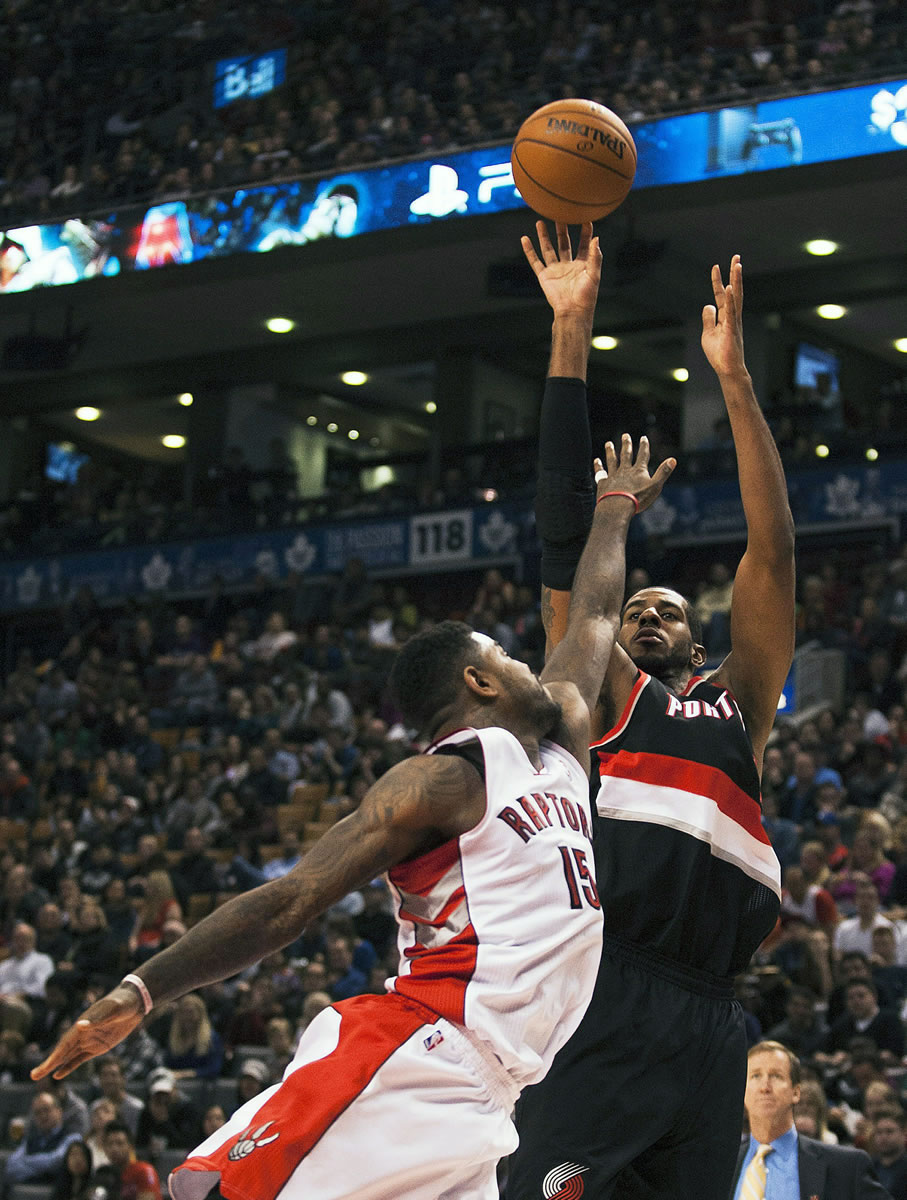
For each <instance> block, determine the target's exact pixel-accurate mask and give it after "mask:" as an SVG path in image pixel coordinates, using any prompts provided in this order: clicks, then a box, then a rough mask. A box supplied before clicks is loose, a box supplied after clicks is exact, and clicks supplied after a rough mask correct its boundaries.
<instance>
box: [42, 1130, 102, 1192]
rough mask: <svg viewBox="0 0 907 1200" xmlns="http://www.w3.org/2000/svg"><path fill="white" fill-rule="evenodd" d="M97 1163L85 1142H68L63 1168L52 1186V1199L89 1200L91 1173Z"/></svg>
mask: <svg viewBox="0 0 907 1200" xmlns="http://www.w3.org/2000/svg"><path fill="white" fill-rule="evenodd" d="M96 1165H98V1164H97V1163H96V1162H95V1160H94V1156H93V1154H92V1151H91V1147H90V1146H89V1145H88V1143H87V1142H70V1143H69V1145H68V1146H67V1148H66V1155H65V1157H64V1159H63V1169H62V1171H61V1172H60V1176H59V1178H58V1179H57V1182H56V1184H55V1186H54V1194H53V1200H89V1197H90V1196H91V1192H92V1182H91V1173H92V1171H93V1170H94V1167H95V1166H96Z"/></svg>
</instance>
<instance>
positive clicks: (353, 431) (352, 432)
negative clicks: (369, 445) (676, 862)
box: [346, 429, 359, 442]
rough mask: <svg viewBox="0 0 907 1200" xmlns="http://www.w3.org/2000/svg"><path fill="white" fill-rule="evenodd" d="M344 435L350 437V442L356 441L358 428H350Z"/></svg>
mask: <svg viewBox="0 0 907 1200" xmlns="http://www.w3.org/2000/svg"><path fill="white" fill-rule="evenodd" d="M346 436H347V437H348V438H349V439H350V441H351V442H355V441H358V439H359V430H358V429H351V430H350V431H349V433H348V434H347V435H346Z"/></svg>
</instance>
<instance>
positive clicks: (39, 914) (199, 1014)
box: [0, 546, 907, 1200]
mask: <svg viewBox="0 0 907 1200" xmlns="http://www.w3.org/2000/svg"><path fill="white" fill-rule="evenodd" d="M646 582H647V580H646V577H645V574H644V572H642V571H641V570H639V569H637V570H635V571H634V572H632V573H631V577H630V579H629V580H628V586H629V587H630V588H636V587H639V586H642V585H644V584H645V583H646ZM675 582H677V583H678V584H679V585H680V586H682V587H686V588H687V590H688V591H690V592H691V594H692V596H693V601H694V603H695V605H696V608H697V611H698V613H699V615H700V617H701V618H702V620H703V622H704V626H705V629H706V634H705V637H706V642H707V644H708V645H709V647H710V650H711V654H712V661H714V660H715V659H716V658H718V657H720V655H721V654H722V653H723V652H724V651H725V650H726V648H727V639H728V632H729V621H728V613H729V607H730V603H731V599H732V595H733V584H732V578H731V572H730V571H729V569H728V567H727V566H726V565H724V564H722V563H720V562H718V563H715V564H713V566H712V568H711V570H710V571H709V572H706V573H704V574H703V576H702V579H701V581H700V584H699V586H698V588H691V587H689V585H690V583H691V581H690V580H689V579H687V578H685V577H683V576H682V575H679V576H678V577H677V579H676V580H675ZM454 595H455V590H454V589H452V588H451V587H450V586H449V584H445V583H440V582H436V583H435V584H434V585H431V584H425V585H424V587H423V590H422V591H421V592H417V590H416V589H415V588H410V589H407V588H404V587H403V586H401V585H399V584H397V585H388V584H384V583H380V582H377V581H375V580H373V579H371V578H370V577H369V575H368V573H367V572H366V571H364V569H363V568H362V564H361V563H358V562H357V561H355V560H352V561H351V562H350V564H348V567H347V569H346V570H345V571H344V573H343V575H342V576H340V577H338V578H337V579H334V580H332V581H331V582H330V583H329V584H326V585H325V586H324V587H323V588H322V589H321V591H320V593H319V595H318V597H317V599H313V598H312V597H310V601H311V602H312V609H311V611H310V612H309V614H308V617H307V618H306V619H303V618H302V617H301V616H300V613H299V611H298V608H297V607H296V605H295V600H294V596H293V593H292V591H291V590H286V589H284V590H280V589H278V588H277V587H276V586H275V587H273V588H271V589H270V590H267V589H265V590H262V591H260V592H257V593H255V594H253V595H246V596H236V597H232V598H228V597H225V596H223V595H221V594H214V595H211V596H210V597H208V598H207V599H206V600H205V601H202V602H198V603H197V604H196V605H195V606H194V607H193V606H192V605H187V606H185V607H183V608H176V607H173V606H168V605H166V604H164V603H163V602H159V603H158V605H157V606H155V607H152V608H149V609H147V610H137V609H128V610H109V611H102V610H101V609H100V608H99V607H98V605H97V604H96V603H95V602H94V601H93V598H92V597H91V595H90V594H83V595H81V596H80V597H79V598H78V601H77V602H74V603H73V604H72V605H70V606H68V607H67V609H66V610H64V611H63V612H61V614H60V617H59V621H58V623H57V624H58V634H57V637H56V640H53V639H51V641H45V642H44V643H42V644H41V645H40V646H35V647H34V648H29V647H28V646H23V647H22V648H21V650H20V653H19V655H18V659H17V661H16V662H15V663H14V664H13V665H12V666H11V668H10V669H9V670H8V671H7V673H6V677H5V679H4V682H3V687H2V691H0V879H2V890H0V949H2V950H3V952H4V953H5V957H4V958H3V960H2V961H0V1119H2V1125H3V1127H2V1128H0V1139H2V1148H3V1151H4V1152H5V1153H6V1155H7V1165H6V1178H7V1182H9V1183H14V1182H16V1181H20V1182H21V1181H25V1180H31V1181H41V1180H44V1181H50V1182H53V1183H54V1185H55V1186H59V1187H60V1188H61V1189H69V1190H68V1191H66V1193H65V1194H66V1195H67V1196H69V1195H70V1191H71V1192H72V1195H73V1196H74V1197H78V1196H80V1195H82V1194H83V1192H84V1188H85V1187H86V1186H87V1184H86V1181H85V1179H84V1178H83V1176H85V1172H86V1163H90V1164H92V1166H91V1172H92V1173H91V1175H90V1176H88V1179H89V1181H90V1180H91V1179H94V1177H95V1175H97V1173H98V1172H99V1171H102V1169H103V1170H106V1171H107V1173H108V1175H110V1173H111V1172H113V1174H114V1175H116V1172H117V1171H118V1170H119V1168H118V1167H117V1162H118V1157H117V1156H118V1154H120V1155H121V1159H122V1154H123V1153H126V1154H129V1155H131V1153H132V1148H133V1147H134V1148H135V1152H136V1153H137V1154H138V1161H139V1162H140V1163H141V1164H143V1168H142V1169H143V1170H145V1168H146V1167H147V1171H153V1169H154V1168H155V1167H156V1168H157V1169H158V1170H160V1171H162V1172H165V1171H166V1169H167V1168H168V1167H169V1166H171V1165H172V1164H173V1162H174V1161H175V1159H176V1158H178V1156H179V1152H180V1151H181V1150H183V1149H185V1148H186V1147H187V1146H191V1145H192V1144H194V1143H195V1141H196V1140H197V1139H198V1138H199V1137H200V1135H201V1131H202V1130H203V1129H213V1128H216V1127H217V1124H218V1123H221V1122H222V1121H223V1120H224V1119H225V1117H226V1116H229V1114H230V1113H231V1112H232V1111H233V1110H234V1109H235V1107H236V1106H237V1105H238V1104H239V1103H240V1102H241V1100H242V1099H243V1098H247V1097H248V1096H250V1095H254V1094H255V1093H256V1092H257V1091H258V1090H260V1089H261V1088H263V1087H266V1086H268V1084H269V1083H270V1082H272V1081H273V1080H275V1079H276V1078H278V1077H279V1075H280V1073H281V1071H282V1070H283V1069H284V1067H285V1066H286V1064H287V1062H288V1061H289V1059H290V1057H291V1055H292V1052H293V1047H294V1044H295V1042H296V1040H297V1038H298V1036H299V1034H300V1031H301V1030H302V1029H304V1028H305V1026H306V1025H307V1023H308V1022H309V1021H310V1020H311V1019H312V1018H313V1016H314V1015H315V1014H316V1013H317V1012H318V1011H320V1010H321V1008H323V1007H324V1006H325V1005H326V1004H328V1003H330V1002H331V1000H336V999H340V998H343V997H347V996H351V995H356V994H360V993H363V992H369V991H381V990H383V987H384V980H385V979H386V978H387V976H388V975H390V974H392V973H393V971H394V921H393V916H392V911H391V906H390V897H389V895H388V892H387V889H386V886H385V885H384V884H383V883H382V881H380V880H376V881H374V882H373V883H372V884H370V885H369V886H367V887H364V888H363V889H362V890H361V891H358V892H356V893H353V894H352V895H350V896H347V897H346V898H345V899H344V900H343V901H341V902H340V904H338V905H336V906H335V908H333V909H332V910H331V911H329V912H328V913H327V914H326V915H325V917H324V918H322V919H320V920H318V921H315V922H313V923H312V924H311V925H310V926H309V927H307V928H306V930H305V931H304V932H303V934H302V935H301V936H300V937H299V939H298V940H297V941H296V942H295V943H293V944H292V945H291V946H289V947H287V949H286V950H285V951H283V952H282V953H280V954H276V955H273V956H271V957H270V958H268V959H267V960H265V961H264V962H263V963H262V964H261V965H260V966H259V967H256V968H253V969H251V970H249V971H248V972H246V973H244V974H243V975H242V976H240V977H237V978H234V979H232V980H228V981H227V982H225V983H223V984H217V985H214V986H211V987H208V988H205V989H203V991H201V992H200V993H198V994H193V995H189V996H186V997H184V998H183V999H181V1000H180V1001H178V1002H177V1003H176V1004H172V1005H166V1006H162V1007H161V1009H160V1010H155V1011H154V1013H153V1014H152V1016H151V1017H150V1018H149V1020H148V1021H147V1022H146V1023H145V1025H144V1026H143V1027H142V1028H140V1029H139V1030H138V1031H136V1033H135V1034H133V1035H132V1036H131V1037H130V1038H129V1039H128V1040H127V1042H125V1043H124V1044H123V1045H122V1046H121V1047H118V1048H117V1049H116V1050H115V1051H114V1052H113V1053H112V1054H111V1055H110V1056H107V1057H105V1058H103V1059H101V1060H100V1061H98V1062H97V1063H93V1064H90V1065H86V1066H85V1067H83V1068H80V1070H79V1071H78V1072H77V1073H76V1074H75V1075H74V1076H72V1077H71V1078H70V1079H68V1080H66V1081H64V1082H63V1083H61V1084H53V1085H49V1086H50V1091H49V1092H48V1091H45V1090H40V1089H37V1088H35V1087H34V1086H33V1085H30V1084H29V1083H28V1082H27V1080H28V1070H29V1068H30V1067H31V1066H32V1065H33V1064H34V1063H35V1062H36V1061H38V1060H39V1059H40V1058H41V1057H42V1056H43V1055H44V1054H46V1052H47V1051H48V1050H49V1049H50V1047H51V1046H52V1045H53V1044H54V1042H55V1040H56V1039H57V1038H58V1037H59V1035H60V1033H61V1032H62V1031H63V1030H65V1028H66V1027H67V1025H68V1024H69V1023H70V1022H71V1021H72V1020H73V1019H74V1018H75V1016H77V1015H78V1013H79V1012H80V1011H81V1010H82V1008H83V1007H84V1005H85V1004H86V1003H87V1002H89V1001H90V1000H91V999H92V998H93V997H96V996H98V995H99V994H101V993H102V992H103V991H104V990H106V989H107V988H108V987H109V986H110V985H111V984H112V983H113V982H115V981H116V980H117V979H119V978H120V977H121V975H122V974H123V973H124V972H125V971H127V970H128V969H129V968H130V967H133V966H135V965H136V964H138V963H141V962H142V961H143V960H144V959H145V958H146V957H147V956H149V955H150V954H153V953H154V952H155V951H156V950H157V949H159V948H160V947H162V946H166V945H168V944H171V943H172V942H173V941H174V940H177V939H178V938H179V937H181V936H182V935H183V933H184V932H185V930H186V928H187V926H188V924H190V923H192V922H193V921H194V920H196V919H197V918H198V917H199V916H200V915H203V914H204V912H206V911H208V910H210V908H211V907H212V906H213V905H215V904H217V903H219V902H221V901H222V900H223V899H224V897H225V896H227V895H230V894H234V893H236V892H239V891H242V890H245V889H246V888H249V887H253V886H256V885H257V884H259V883H261V882H263V881H265V880H267V879H271V878H275V877H277V876H278V875H280V874H283V873H285V872H286V871H288V870H290V869H291V868H292V867H293V865H294V864H295V863H296V862H297V861H298V860H299V857H300V855H301V853H303V852H304V850H305V848H306V846H307V845H309V844H311V843H312V842H313V840H315V839H316V838H317V837H318V836H320V835H321V833H322V832H323V831H324V829H325V828H326V827H327V826H328V825H329V824H330V823H332V822H333V821H334V820H336V819H338V818H340V817H342V816H343V815H344V814H345V813H348V812H350V811H352V810H353V809H354V808H355V806H356V804H357V803H358V802H359V800H360V799H361V797H362V795H363V794H364V792H365V790H366V789H367V788H368V787H369V785H370V784H371V783H372V781H373V780H375V779H376V778H378V777H379V776H380V775H381V774H382V773H383V772H384V771H385V770H387V769H388V768H389V767H390V766H391V765H392V764H393V763H395V762H397V761H399V759H400V758H401V757H403V756H406V755H409V754H412V753H414V752H416V750H417V747H416V745H415V744H414V741H413V736H412V731H410V730H408V729H406V728H405V727H404V726H403V725H402V724H401V721H400V717H399V714H398V713H397V712H396V710H395V709H394V706H393V703H392V701H391V699H390V697H389V696H388V694H387V692H386V680H387V676H388V667H389V664H390V661H391V659H392V657H393V655H394V653H395V650H396V648H397V646H398V645H399V644H401V643H402V642H403V641H404V640H405V639H406V638H407V637H408V636H409V635H410V633H411V632H412V631H413V630H416V629H418V628H420V627H421V626H422V625H423V624H424V623H425V622H426V621H431V620H436V619H438V618H440V617H444V616H457V617H465V618H466V619H468V620H470V621H471V622H472V623H473V624H474V625H475V627H476V628H478V629H481V630H482V631H484V632H487V633H489V634H490V635H491V636H493V637H495V638H496V639H497V640H498V641H499V642H500V643H501V644H502V645H503V646H504V647H505V649H507V650H508V651H509V652H510V653H511V654H513V655H517V656H520V657H523V658H525V659H527V660H528V661H529V662H530V663H532V664H533V665H535V666H538V665H539V663H540V660H541V655H542V651H543V643H544V634H543V631H542V629H541V626H540V620H539V615H538V605H537V603H536V598H535V597H534V595H533V594H532V592H531V591H530V590H529V589H527V588H525V587H521V586H519V585H517V584H515V583H514V582H512V581H510V580H507V579H505V578H503V577H502V575H501V574H500V572H496V571H491V572H488V573H487V574H486V576H485V577H484V578H483V579H482V581H481V584H480V586H478V588H477V589H476V590H475V591H474V592H473V593H471V594H467V593H464V592H462V590H461V596H462V597H463V598H462V600H461V601H456V600H454V599H453V596H454ZM797 624H798V641H799V642H800V644H801V645H802V644H805V643H816V642H818V643H819V644H820V645H822V646H824V647H826V648H831V649H835V650H838V651H840V652H841V655H842V658H843V661H844V664H845V670H846V680H847V686H846V689H845V691H844V702H843V704H842V705H840V706H836V705H835V703H834V700H833V698H832V701H831V702H830V703H829V706H828V707H827V708H821V709H820V710H817V711H816V712H815V713H813V714H810V715H809V719H802V718H798V719H794V718H785V717H783V716H782V717H779V721H778V724H777V728H776V731H775V733H774V735H773V738H772V740H771V743H770V745H769V747H768V749H767V751H766V755H765V766H764V774H763V789H764V802H765V809H764V812H765V815H764V824H765V827H766V830H767V832H768V834H769V837H770V839H771V840H772V842H773V844H774V846H775V848H776V850H777V852H778V855H779V858H780V859H781V862H782V867H783V882H784V905H783V915H782V918H781V921H780V923H779V926H778V928H777V929H776V931H775V932H774V934H773V935H772V936H771V937H770V938H769V939H768V940H767V941H766V943H765V944H764V945H763V946H762V947H761V949H760V951H759V952H758V954H757V955H756V957H755V958H754V960H753V962H752V964H751V967H750V969H749V971H748V972H747V973H746V974H745V975H743V976H741V977H740V979H739V981H738V989H739V995H740V998H741V1000H742V1002H743V1004H744V1006H745V1008H746V1010H747V1013H748V1022H749V1025H750V1033H751V1037H752V1039H753V1040H754V1041H755V1040H756V1039H757V1038H758V1037H759V1036H762V1035H767V1036H769V1037H772V1038H777V1039H779V1040H781V1041H783V1042H784V1043H785V1044H787V1045H790V1046H791V1048H792V1049H794V1050H795V1051H796V1052H797V1053H798V1054H799V1055H800V1056H801V1057H802V1058H803V1059H804V1062H805V1064H806V1069H807V1072H808V1078H809V1080H810V1083H811V1084H814V1085H815V1086H814V1087H813V1088H812V1089H811V1090H810V1089H807V1091H806V1092H805V1094H804V1101H803V1104H802V1108H801V1111H800V1112H799V1113H798V1121H799V1122H800V1123H801V1124H802V1128H803V1129H804V1130H806V1131H809V1130H817V1131H818V1132H819V1134H820V1135H821V1136H823V1137H826V1138H830V1137H837V1138H838V1139H839V1140H841V1141H850V1142H854V1143H855V1144H858V1145H864V1146H866V1147H868V1148H870V1149H873V1148H874V1146H875V1142H874V1138H875V1136H876V1134H875V1130H876V1125H877V1124H878V1122H879V1121H880V1120H886V1119H887V1120H889V1121H891V1120H892V1119H895V1123H896V1124H897V1125H898V1127H899V1128H902V1127H903V1108H904V1107H905V1106H907V1066H905V1062H907V1059H905V1020H907V716H905V712H907V546H905V547H903V548H902V550H901V552H900V554H899V555H896V556H894V558H893V561H892V562H891V563H888V562H886V561H882V560H880V559H878V558H876V557H874V556H872V555H871V554H866V553H864V552H860V551H858V550H856V549H855V550H854V551H853V552H852V554H851V556H850V558H848V559H844V558H839V559H837V560H836V559H835V557H834V556H829V555H826V556H824V558H823V559H822V560H821V561H820V562H818V561H817V562H816V563H815V564H811V563H809V561H808V560H807V562H806V565H805V566H804V567H803V569H802V570H801V576H800V579H799V587H798V616H797ZM883 1101H884V1103H883ZM888 1132H891V1131H890V1130H889V1131H888ZM892 1136H893V1135H892ZM883 1140H884V1139H883ZM75 1143H79V1146H78V1149H73V1145H74V1144H75ZM81 1143H84V1145H82V1144H81ZM124 1147H125V1149H124ZM121 1159H120V1161H121ZM129 1161H131V1159H130V1160H129ZM111 1164H112V1165H111ZM149 1164H150V1165H149ZM104 1178H105V1176H104V1175H103V1174H102V1175H101V1176H100V1177H99V1179H100V1182H99V1181H98V1179H95V1182H94V1185H93V1186H96V1187H101V1186H103V1187H107V1188H108V1191H110V1190H111V1189H113V1190H114V1191H115V1187H114V1183H111V1182H110V1181H109V1180H108V1182H107V1183H106V1184H105V1183H104ZM150 1178H151V1177H150V1176H148V1179H149V1180H150ZM114 1182H115V1181H114ZM146 1183H147V1180H146ZM137 1186H139V1190H146V1189H145V1188H144V1187H143V1186H141V1181H139V1185H137ZM151 1190H152V1191H153V1188H152V1189H151ZM894 1194H896V1195H897V1194H898V1193H894ZM900 1194H903V1193H900ZM155 1200H156V1198H155Z"/></svg>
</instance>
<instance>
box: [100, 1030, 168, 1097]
mask: <svg viewBox="0 0 907 1200" xmlns="http://www.w3.org/2000/svg"><path fill="white" fill-rule="evenodd" d="M111 1053H112V1054H113V1055H114V1056H115V1057H116V1059H117V1060H118V1061H119V1064H120V1067H121V1068H122V1070H123V1080H124V1082H125V1084H126V1087H127V1088H130V1087H137V1086H139V1085H141V1086H142V1087H144V1086H145V1084H147V1082H148V1080H149V1079H150V1078H151V1077H152V1076H153V1075H154V1073H155V1071H160V1070H161V1069H162V1068H163V1064H164V1051H163V1050H162V1049H161V1047H160V1046H159V1045H158V1044H157V1042H156V1041H155V1040H154V1038H153V1037H152V1036H151V1034H150V1033H149V1032H148V1030H147V1029H145V1028H144V1026H142V1025H140V1026H139V1027H138V1029H134V1030H133V1031H132V1033H130V1035H129V1036H128V1037H127V1038H126V1039H125V1040H124V1041H122V1042H120V1044H119V1045H118V1046H114V1048H113V1050H112V1051H111Z"/></svg>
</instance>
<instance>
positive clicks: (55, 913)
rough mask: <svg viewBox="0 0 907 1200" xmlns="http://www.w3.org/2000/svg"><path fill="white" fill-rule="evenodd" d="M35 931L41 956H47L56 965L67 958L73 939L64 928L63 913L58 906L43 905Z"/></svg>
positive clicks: (36, 945)
mask: <svg viewBox="0 0 907 1200" xmlns="http://www.w3.org/2000/svg"><path fill="white" fill-rule="evenodd" d="M35 931H36V934H37V940H36V942H35V949H36V950H37V951H38V952H39V953H40V954H46V955H47V956H48V957H49V958H50V959H51V960H52V961H53V962H55V963H57V962H59V961H60V959H61V958H65V957H66V955H67V953H68V951H69V947H70V946H71V945H72V937H71V936H70V935H69V933H67V931H66V930H65V929H64V928H63V911H62V909H61V908H60V906H59V905H58V904H53V903H51V902H48V903H47V904H42V905H41V907H40V908H39V909H38V915H37V917H36V919H35Z"/></svg>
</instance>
